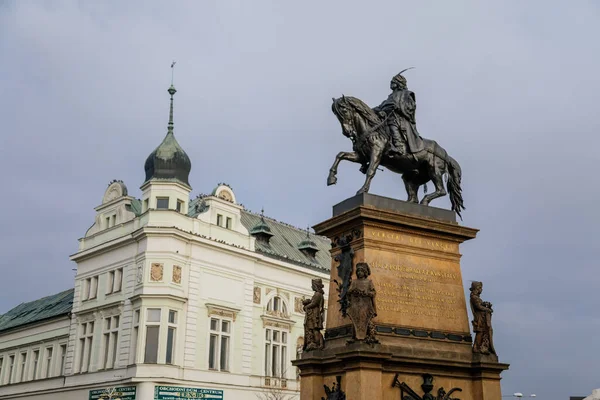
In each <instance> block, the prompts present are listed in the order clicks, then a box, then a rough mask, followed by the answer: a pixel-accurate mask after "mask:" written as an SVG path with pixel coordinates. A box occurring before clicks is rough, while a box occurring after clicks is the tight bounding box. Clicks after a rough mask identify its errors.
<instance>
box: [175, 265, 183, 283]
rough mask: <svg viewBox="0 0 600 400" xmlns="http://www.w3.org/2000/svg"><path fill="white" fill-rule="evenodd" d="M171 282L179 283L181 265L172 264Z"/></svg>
mask: <svg viewBox="0 0 600 400" xmlns="http://www.w3.org/2000/svg"><path fill="white" fill-rule="evenodd" d="M173 283H181V267H180V266H179V265H173Z"/></svg>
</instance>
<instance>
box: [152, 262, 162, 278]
mask: <svg viewBox="0 0 600 400" xmlns="http://www.w3.org/2000/svg"><path fill="white" fill-rule="evenodd" d="M163 269H164V267H163V265H162V264H159V263H152V266H151V267H150V280H151V281H154V282H160V281H162V280H163Z"/></svg>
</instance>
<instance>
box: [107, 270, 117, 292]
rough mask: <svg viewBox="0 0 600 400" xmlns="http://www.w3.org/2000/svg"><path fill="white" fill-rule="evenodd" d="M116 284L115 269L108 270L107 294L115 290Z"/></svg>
mask: <svg viewBox="0 0 600 400" xmlns="http://www.w3.org/2000/svg"><path fill="white" fill-rule="evenodd" d="M114 284H115V271H108V278H107V279H106V294H111V293H112V292H113V286H114Z"/></svg>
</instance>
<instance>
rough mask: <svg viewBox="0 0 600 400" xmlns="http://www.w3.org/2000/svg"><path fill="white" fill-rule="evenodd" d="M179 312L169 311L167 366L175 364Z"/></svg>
mask: <svg viewBox="0 0 600 400" xmlns="http://www.w3.org/2000/svg"><path fill="white" fill-rule="evenodd" d="M176 324H177V311H175V310H169V317H168V318H167V352H166V357H165V362H166V363H167V364H173V363H174V360H175V355H174V352H175V340H176V339H175V338H176V336H177V335H176V334H177V325H176Z"/></svg>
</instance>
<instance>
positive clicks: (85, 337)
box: [46, 322, 94, 377]
mask: <svg viewBox="0 0 600 400" xmlns="http://www.w3.org/2000/svg"><path fill="white" fill-rule="evenodd" d="M93 340H94V323H93V322H84V323H82V324H81V325H80V327H79V365H78V367H79V369H78V371H79V372H81V373H83V372H88V370H89V368H90V361H91V357H92V348H93V347H92V345H93ZM47 376H48V375H46V377H47Z"/></svg>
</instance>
